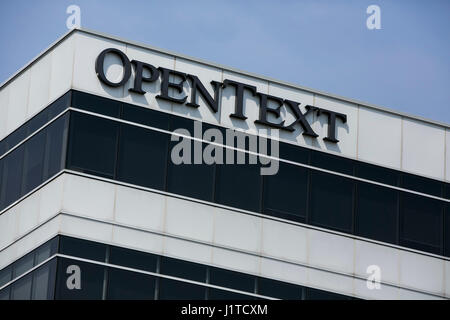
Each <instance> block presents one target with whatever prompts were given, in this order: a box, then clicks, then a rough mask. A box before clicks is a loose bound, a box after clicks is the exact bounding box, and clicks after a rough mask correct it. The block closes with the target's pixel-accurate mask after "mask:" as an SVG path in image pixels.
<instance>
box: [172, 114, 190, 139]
mask: <svg viewBox="0 0 450 320" xmlns="http://www.w3.org/2000/svg"><path fill="white" fill-rule="evenodd" d="M169 125H170V126H169V128H170V131H175V130H177V129H186V130H188V131H189V133H190V134H191V137H193V136H194V121H193V120H190V119H187V118H183V117H177V116H171V117H170V122H169Z"/></svg>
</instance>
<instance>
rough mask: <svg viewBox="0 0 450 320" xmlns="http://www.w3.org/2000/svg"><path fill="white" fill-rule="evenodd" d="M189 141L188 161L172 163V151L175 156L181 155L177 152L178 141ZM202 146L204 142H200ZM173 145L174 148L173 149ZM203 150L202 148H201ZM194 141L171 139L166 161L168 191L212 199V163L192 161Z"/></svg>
mask: <svg viewBox="0 0 450 320" xmlns="http://www.w3.org/2000/svg"><path fill="white" fill-rule="evenodd" d="M185 142H186V143H189V144H190V145H191V147H192V149H191V159H190V163H181V164H174V162H173V161H172V160H173V156H172V152H173V153H175V154H176V155H175V156H177V157H182V155H180V154H179V152H177V151H180V149H178V147H176V145H177V144H179V143H185ZM202 145H203V148H204V147H205V146H206V144H205V143H204V144H202ZM174 147H175V149H174ZM202 150H204V149H202ZM194 152H195V149H194V142H193V141H192V140H188V139H186V140H184V142H183V140H182V139H180V140H179V142H176V141H171V142H170V148H169V157H170V158H169V161H168V176H167V184H168V191H169V192H173V193H177V194H181V195H184V196H188V197H193V198H196V199H202V200H207V201H212V200H213V199H212V197H213V190H214V164H211V165H208V164H205V163H203V161H201V163H199V164H195V163H194Z"/></svg>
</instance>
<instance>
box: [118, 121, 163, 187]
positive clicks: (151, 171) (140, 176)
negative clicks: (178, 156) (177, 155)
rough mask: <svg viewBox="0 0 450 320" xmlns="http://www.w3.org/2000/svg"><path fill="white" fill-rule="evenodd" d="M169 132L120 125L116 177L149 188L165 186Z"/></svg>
mask: <svg viewBox="0 0 450 320" xmlns="http://www.w3.org/2000/svg"><path fill="white" fill-rule="evenodd" d="M167 144H168V135H166V134H164V133H160V132H156V131H152V130H147V129H143V128H138V127H132V126H127V125H122V126H121V136H120V146H119V157H118V160H119V162H118V169H117V178H118V179H119V180H121V181H125V182H129V183H133V184H137V185H140V186H144V187H149V188H157V189H160V190H161V189H164V186H165V173H166V162H167Z"/></svg>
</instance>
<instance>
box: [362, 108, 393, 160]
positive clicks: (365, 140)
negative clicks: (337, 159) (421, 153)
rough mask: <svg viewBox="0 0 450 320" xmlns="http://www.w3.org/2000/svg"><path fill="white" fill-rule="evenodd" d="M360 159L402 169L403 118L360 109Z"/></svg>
mask: <svg viewBox="0 0 450 320" xmlns="http://www.w3.org/2000/svg"><path fill="white" fill-rule="evenodd" d="M358 131H359V133H358V159H361V160H367V161H370V162H375V163H377V164H380V165H385V166H389V167H392V168H397V169H400V168H401V152H402V118H401V117H400V116H397V115H392V114H387V113H385V112H381V111H378V110H373V109H369V108H366V107H363V106H360V107H359V123H358Z"/></svg>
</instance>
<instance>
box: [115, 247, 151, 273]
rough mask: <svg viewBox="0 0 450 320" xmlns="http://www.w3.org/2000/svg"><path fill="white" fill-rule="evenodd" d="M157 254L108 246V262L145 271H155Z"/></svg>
mask: <svg viewBox="0 0 450 320" xmlns="http://www.w3.org/2000/svg"><path fill="white" fill-rule="evenodd" d="M156 261H157V256H155V255H153V254H150V253H145V252H140V251H135V250H130V249H124V248H119V247H110V253H109V263H111V264H117V265H120V266H126V267H130V268H134V269H139V270H145V271H152V272H154V271H156Z"/></svg>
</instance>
